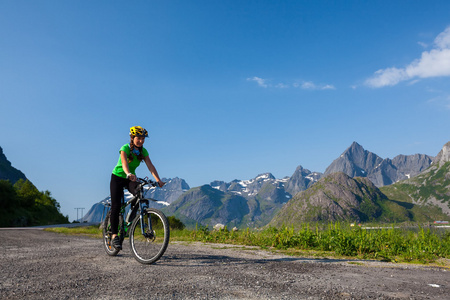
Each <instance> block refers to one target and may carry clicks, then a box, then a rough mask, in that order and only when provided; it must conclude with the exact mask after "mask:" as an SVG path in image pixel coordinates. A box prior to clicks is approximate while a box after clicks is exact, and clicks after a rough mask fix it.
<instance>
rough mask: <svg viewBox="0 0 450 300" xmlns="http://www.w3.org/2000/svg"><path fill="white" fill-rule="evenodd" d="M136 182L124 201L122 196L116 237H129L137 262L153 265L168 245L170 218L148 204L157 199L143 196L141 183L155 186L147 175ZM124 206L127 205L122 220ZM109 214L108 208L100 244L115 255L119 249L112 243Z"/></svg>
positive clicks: (108, 205) (122, 238)
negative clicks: (128, 197) (134, 193)
mask: <svg viewBox="0 0 450 300" xmlns="http://www.w3.org/2000/svg"><path fill="white" fill-rule="evenodd" d="M137 181H138V182H139V185H138V187H137V189H136V190H137V193H136V195H135V196H133V197H132V198H131V199H130V200H128V201H126V202H125V198H122V205H121V209H120V214H119V231H118V236H119V237H120V240H121V242H123V240H124V239H125V237H129V240H130V248H131V252H132V253H133V256H134V258H135V259H136V260H137V261H138V262H140V263H142V264H152V263H154V262H156V261H157V260H158V259H160V258H161V256H162V255H163V254H164V252H165V251H166V249H167V246H168V245H169V237H170V229H169V221H168V220H167V217H166V216H165V215H164V213H163V212H162V211H160V210H158V209H155V208H150V207H149V203H150V201H153V202H158V200H155V199H152V198H144V186H146V185H148V186H152V187H156V186H157V185H158V184H157V183H156V182H153V181H151V180H148V179H147V178H146V179H142V178H138V179H137ZM104 205H105V207H106V208H108V207H111V203H104ZM127 206H130V208H129V210H128V213H127V215H126V218H125V219H124V214H125V211H126V208H127ZM110 216H111V210H108V212H107V214H106V217H105V219H104V221H103V222H102V232H103V246H104V248H105V251H106V253H107V254H108V255H110V256H116V255H117V254H118V253H119V250H117V249H115V248H114V247H113V245H112V240H111V235H112V234H111V222H110Z"/></svg>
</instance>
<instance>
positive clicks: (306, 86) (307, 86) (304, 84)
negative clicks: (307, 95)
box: [294, 81, 336, 90]
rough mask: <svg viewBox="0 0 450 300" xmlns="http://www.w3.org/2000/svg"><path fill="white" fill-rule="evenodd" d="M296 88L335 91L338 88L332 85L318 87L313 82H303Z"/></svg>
mask: <svg viewBox="0 0 450 300" xmlns="http://www.w3.org/2000/svg"><path fill="white" fill-rule="evenodd" d="M294 86H295V87H300V88H302V89H304V90H335V89H336V88H335V87H334V86H333V85H331V84H321V85H317V84H315V83H314V82H312V81H303V82H301V83H297V84H296V85H294Z"/></svg>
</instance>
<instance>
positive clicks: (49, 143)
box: [0, 0, 450, 220]
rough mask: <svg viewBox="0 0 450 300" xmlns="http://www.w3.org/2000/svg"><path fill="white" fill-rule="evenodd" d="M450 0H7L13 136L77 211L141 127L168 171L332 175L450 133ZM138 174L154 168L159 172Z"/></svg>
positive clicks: (7, 88)
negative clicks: (368, 154)
mask: <svg viewBox="0 0 450 300" xmlns="http://www.w3.org/2000/svg"><path fill="white" fill-rule="evenodd" d="M449 12H450V2H449V1H360V0H359V1H351V0H349V1H237V0H236V1H231V0H230V1H211V0H204V1H195V0H194V1H181V0H180V1H170V0H168V1H132V2H127V1H56V0H55V1H50V0H47V1H21V0H14V1H12V0H0V103H1V109H0V126H1V127H0V128H1V130H0V146H1V147H2V148H3V151H4V153H5V155H6V156H7V158H8V159H9V160H10V161H11V162H12V164H13V166H14V167H16V168H18V169H20V170H21V171H23V172H24V173H25V174H26V175H27V177H28V178H29V179H30V180H31V181H32V182H33V183H34V184H35V185H36V186H37V188H38V189H39V190H42V191H43V190H49V191H50V192H51V193H52V195H53V197H54V198H55V199H56V200H57V201H58V202H59V203H60V204H61V211H62V213H63V214H64V215H69V217H70V219H71V220H73V219H74V218H75V217H76V214H77V212H76V210H75V208H76V207H84V208H85V211H84V212H87V210H88V209H89V208H90V207H91V206H92V204H94V203H95V202H98V201H100V200H101V199H103V198H104V197H106V196H108V195H109V179H110V173H111V171H112V169H113V167H114V166H115V164H116V162H117V160H118V150H119V149H120V147H121V146H122V145H123V144H125V143H127V142H128V131H129V128H130V127H131V126H134V125H140V126H143V127H145V128H147V129H148V130H149V132H150V137H149V139H147V141H146V142H145V147H146V148H147V149H148V150H149V152H150V157H151V159H152V160H153V162H154V164H155V166H156V167H157V169H158V171H159V173H160V175H161V176H162V177H170V178H172V177H180V178H183V179H185V180H186V181H187V182H188V184H189V185H190V186H191V187H194V186H200V185H203V184H207V183H210V182H211V181H213V180H224V181H231V180H233V179H250V178H253V177H255V176H257V175H258V174H260V173H264V172H271V173H272V174H274V176H275V177H277V178H282V177H285V176H291V175H292V174H293V172H294V171H295V169H296V167H297V166H298V165H302V166H303V167H304V168H307V169H310V170H311V171H318V172H324V171H325V169H326V167H327V166H328V165H329V164H330V163H331V162H332V161H333V160H334V159H335V158H337V157H338V156H339V155H340V154H341V153H342V152H343V151H344V150H345V149H346V148H347V147H349V146H350V145H351V143H352V142H353V141H356V142H358V143H359V144H361V145H362V146H363V147H364V148H365V149H366V150H369V151H372V152H374V153H376V154H378V155H379V156H381V157H383V158H388V157H389V158H393V157H395V156H396V155H398V154H415V153H423V154H428V155H433V156H434V155H436V154H437V153H438V152H439V151H440V150H441V148H442V146H443V145H444V144H445V143H446V142H448V141H449V140H450V135H449V128H450V84H449V83H450V14H449ZM138 175H140V176H142V177H144V176H147V175H149V172H148V170H147V169H146V168H145V166H141V167H140V168H139V169H138Z"/></svg>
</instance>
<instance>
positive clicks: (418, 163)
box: [324, 142, 433, 187]
mask: <svg viewBox="0 0 450 300" xmlns="http://www.w3.org/2000/svg"><path fill="white" fill-rule="evenodd" d="M432 161H433V157H432V156H429V155H425V154H414V155H397V156H396V157H394V158H393V159H389V158H386V159H383V158H381V157H379V156H378V155H376V154H375V153H372V152H370V151H367V150H365V149H364V148H363V147H362V146H361V145H359V144H358V143H356V142H353V143H352V145H351V146H350V147H349V148H347V149H346V150H345V151H344V152H343V153H342V154H341V155H340V157H338V158H337V159H335V160H334V161H333V162H332V163H331V164H330V166H328V168H327V169H326V170H325V173H324V175H329V174H331V173H335V172H344V173H345V174H347V175H348V176H350V177H367V178H368V179H370V180H371V181H372V182H373V183H374V184H375V185H376V186H377V187H381V186H385V185H390V184H392V183H394V182H397V181H400V180H404V179H408V178H412V177H414V176H416V175H417V174H419V173H420V172H422V171H424V170H425V169H426V168H428V167H429V166H430V165H431V163H432Z"/></svg>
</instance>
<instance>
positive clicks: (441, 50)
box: [365, 26, 450, 88]
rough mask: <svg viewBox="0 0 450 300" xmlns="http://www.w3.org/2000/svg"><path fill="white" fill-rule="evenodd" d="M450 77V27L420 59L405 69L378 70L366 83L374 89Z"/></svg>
mask: <svg viewBox="0 0 450 300" xmlns="http://www.w3.org/2000/svg"><path fill="white" fill-rule="evenodd" d="M440 76H450V26H449V27H447V28H446V29H445V30H444V31H443V32H441V33H440V34H439V35H438V36H437V37H436V39H435V40H434V48H433V49H432V50H430V51H424V52H422V55H421V57H420V58H418V59H416V60H414V61H413V62H411V63H410V64H409V65H408V66H406V67H405V68H395V67H393V68H386V69H382V70H378V71H376V72H375V74H374V75H373V76H372V77H371V78H369V79H367V80H366V81H365V84H366V85H368V86H370V87H374V88H379V87H384V86H393V85H396V84H398V83H399V82H401V81H405V80H411V79H414V80H417V79H419V78H429V77H440Z"/></svg>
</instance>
